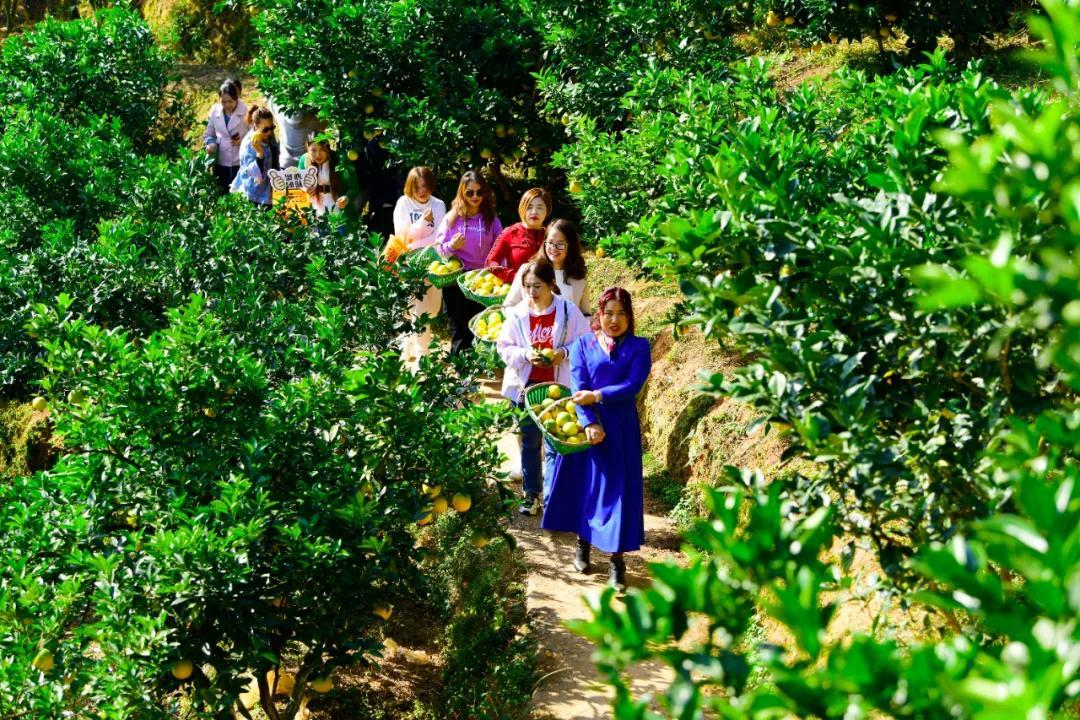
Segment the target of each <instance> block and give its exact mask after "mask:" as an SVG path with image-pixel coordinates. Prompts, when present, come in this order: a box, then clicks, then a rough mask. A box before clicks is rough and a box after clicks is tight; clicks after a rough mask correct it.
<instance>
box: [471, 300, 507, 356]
mask: <svg viewBox="0 0 1080 720" xmlns="http://www.w3.org/2000/svg"><path fill="white" fill-rule="evenodd" d="M493 313H502V314H503V321H504V322H505V320H506V310H505V309H504V308H503V307H502V306H499V307H489V308H484V309H483V310H481V311H480V312H478V313H476V314H475V315H473V318H472V320H470V321H469V331H470V332H472V334H473V337H474V338H475V341H474V342H473V345H474V346H476V345H484V346H487V347H490V348H492V349H494V348H495V343H494V342H492V341H491V340H485V339H484V338H482V337H480V335H478V334H477V332H476V325H477V323H479V322H480V321H481V320H483V319H484V318H486V317H487V316H488V315H491V314H493Z"/></svg>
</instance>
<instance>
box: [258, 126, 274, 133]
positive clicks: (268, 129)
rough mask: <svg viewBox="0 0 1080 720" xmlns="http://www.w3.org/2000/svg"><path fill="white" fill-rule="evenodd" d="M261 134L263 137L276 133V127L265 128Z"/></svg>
mask: <svg viewBox="0 0 1080 720" xmlns="http://www.w3.org/2000/svg"><path fill="white" fill-rule="evenodd" d="M259 132H261V133H262V134H263V135H269V134H270V133H272V132H274V126H273V125H271V126H270V127H265V128H263V129H262V130H260V131H259Z"/></svg>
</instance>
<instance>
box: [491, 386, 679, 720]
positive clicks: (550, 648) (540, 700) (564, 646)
mask: <svg viewBox="0 0 1080 720" xmlns="http://www.w3.org/2000/svg"><path fill="white" fill-rule="evenodd" d="M485 390H486V399H487V401H488V402H499V401H501V398H500V397H499V393H498V387H497V386H491V385H486V386H485ZM499 449H500V450H502V452H503V454H504V455H505V456H506V458H507V460H506V463H505V464H504V466H503V469H504V470H507V471H508V470H514V469H517V468H518V467H519V457H520V453H519V450H518V440H517V436H516V435H514V434H512V433H507V434H506V435H504V436H503V437H502V438H501V439H500V441H499ZM647 502H648V501H647V500H646V504H647ZM510 531H511V533H513V535H514V537H515V538H516V539H517V541H518V545H519V547H520V548H521V550H522V552H523V553H524V555H525V562H526V565H527V566H528V571H529V575H528V579H527V587H526V591H527V603H528V609H529V615H530V618H531V620H532V625H533V630H534V631H535V632H536V634H537V638H538V644H539V653H540V667H539V675H540V677H542V678H544V680H543V681H542V682H541V683H540V685H539V687H538V688H537V690H536V692H535V694H534V695H533V699H532V715H531V717H532V718H533V719H534V720H591V719H594V718H609V717H611V697H612V693H611V692H610V689H609V688H607V686H605V685H603V684H602V682H601V677H600V675H599V674H598V673H597V671H596V666H595V665H594V664H593V662H592V652H593V645H592V643H590V642H588V641H587V640H585V639H584V638H581V637H579V636H577V635H575V634H574V633H572V632H570V630H568V629H567V628H566V626H565V622H566V621H567V620H570V619H577V618H585V617H586V615H587V613H588V610H587V608H586V605H585V597H586V596H588V595H591V594H599V593H600V591H601V590H603V588H604V587H605V585H606V583H607V557H608V556H607V555H606V554H605V553H599V552H594V554H593V558H592V571H591V572H590V573H589V574H588V575H582V574H580V573H577V572H575V571H574V570H573V569H572V568H571V567H570V562H571V560H572V559H573V556H574V541H575V538H574V536H573V535H571V534H569V533H552V532H548V531H545V530H541V529H540V516H536V517H529V516H525V515H520V514H517V513H515V514H514V517H513V520H512V521H511V526H510ZM678 547H679V542H678V534H677V533H676V531H675V529H674V528H673V527H672V524H671V521H670V520H668V519H667V518H666V517H662V516H658V515H652V514H649V513H646V515H645V547H643V548H642V550H641V551H640V552H637V553H629V554H627V556H626V570H627V582H628V584H629V585H630V587H644V586H646V585H647V584H648V572H647V569H646V564H647V563H649V562H659V561H662V560H666V559H676V560H678V559H679V558H681V557H682V555H681V553H680V552H678ZM631 678H632V680H633V688H634V692H635V695H637V696H643V695H645V694H647V693H652V694H659V693H662V692H663V691H664V690H665V689H666V688H667V686H668V685H669V683H670V680H671V671H670V670H669V669H666V668H664V667H662V666H660V665H658V664H642V665H638V666H636V667H635V668H634V669H633V672H632V673H631Z"/></svg>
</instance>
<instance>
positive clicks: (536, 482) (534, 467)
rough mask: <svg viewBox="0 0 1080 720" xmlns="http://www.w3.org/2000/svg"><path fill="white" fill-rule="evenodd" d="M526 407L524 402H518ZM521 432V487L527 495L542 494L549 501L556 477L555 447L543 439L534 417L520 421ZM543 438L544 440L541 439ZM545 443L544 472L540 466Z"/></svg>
mask: <svg viewBox="0 0 1080 720" xmlns="http://www.w3.org/2000/svg"><path fill="white" fill-rule="evenodd" d="M517 406H518V407H519V408H523V409H524V407H525V406H524V404H522V403H518V404H517ZM518 430H519V431H520V432H521V487H522V490H523V491H524V492H525V494H526V495H540V493H541V492H543V496H542V497H543V499H544V500H545V501H547V496H548V493H549V492H550V491H551V481H552V479H553V478H554V477H555V448H554V447H552V446H551V442H550V441H548V440H546V439H543V433H542V432H540V428H538V427H537V426H536V423H534V422H533V420H532V418H531V417H529V416H528V415H526V416H524V417H523V418H522V419H521V420H520V421H519V422H518ZM542 439H543V442H541V440H542ZM541 444H542V445H544V450H543V453H544V456H545V457H544V462H543V472H541V468H540V453H541V450H540V446H541Z"/></svg>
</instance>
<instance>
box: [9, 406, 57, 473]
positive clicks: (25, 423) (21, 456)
mask: <svg viewBox="0 0 1080 720" xmlns="http://www.w3.org/2000/svg"><path fill="white" fill-rule="evenodd" d="M55 458H56V449H55V448H54V447H53V444H52V428H51V426H50V423H49V419H48V416H47V415H46V414H45V413H40V412H35V411H34V410H33V408H31V407H30V405H29V403H21V402H18V401H14V400H7V401H0V477H16V476H19V475H29V474H30V473H33V472H36V471H38V470H45V469H47V468H48V467H50V466H51V465H52V463H53V461H54V460H55Z"/></svg>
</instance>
